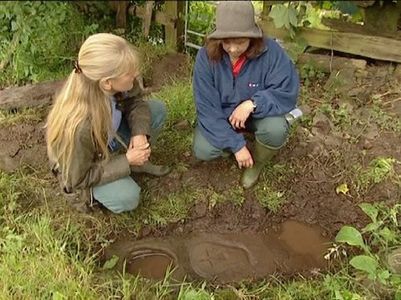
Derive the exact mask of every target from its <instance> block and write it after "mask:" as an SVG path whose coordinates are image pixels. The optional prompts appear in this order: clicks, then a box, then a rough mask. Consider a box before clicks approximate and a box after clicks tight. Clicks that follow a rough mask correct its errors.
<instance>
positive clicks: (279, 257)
mask: <svg viewBox="0 0 401 300" xmlns="http://www.w3.org/2000/svg"><path fill="white" fill-rule="evenodd" d="M276 228H277V229H276V230H272V231H271V232H269V233H251V234H250V233H243V232H238V233H220V234H219V233H212V232H202V233H195V234H191V235H189V236H176V237H173V236H167V237H164V238H159V239H153V238H152V239H143V240H139V241H129V240H120V241H118V242H116V243H115V244H113V245H112V246H111V247H110V248H108V249H107V250H106V255H105V259H106V260H107V259H108V258H111V257H112V256H113V255H117V256H118V257H119V263H118V266H117V268H118V269H119V270H120V271H123V268H124V266H125V271H126V272H129V273H131V274H135V275H137V274H141V275H142V276H143V277H147V278H152V279H161V278H163V277H164V275H165V274H166V272H168V271H169V270H170V271H172V273H171V276H172V278H174V279H177V280H182V279H183V278H184V277H187V278H190V279H192V280H197V279H200V280H208V281H212V282H216V283H229V282H235V281H239V280H254V279H259V278H263V277H266V276H268V275H271V274H277V273H279V274H288V275H290V274H295V273H302V272H306V273H308V272H312V271H313V270H316V269H324V268H325V267H326V262H325V260H324V254H325V252H326V250H327V248H328V247H329V245H330V243H329V241H328V240H327V239H325V238H324V237H322V231H321V229H320V228H319V227H317V226H310V225H306V224H302V223H299V222H296V221H287V222H284V223H283V224H281V225H280V226H278V227H276Z"/></svg>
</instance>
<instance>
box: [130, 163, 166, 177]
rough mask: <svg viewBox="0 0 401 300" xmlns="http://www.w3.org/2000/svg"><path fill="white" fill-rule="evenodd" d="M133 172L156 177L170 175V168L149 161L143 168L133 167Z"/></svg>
mask: <svg viewBox="0 0 401 300" xmlns="http://www.w3.org/2000/svg"><path fill="white" fill-rule="evenodd" d="M131 171H132V172H134V173H146V174H150V175H154V176H164V175H167V174H168V173H170V171H171V168H170V167H169V166H160V165H154V164H152V163H151V162H150V161H147V162H146V163H145V164H144V165H143V166H131Z"/></svg>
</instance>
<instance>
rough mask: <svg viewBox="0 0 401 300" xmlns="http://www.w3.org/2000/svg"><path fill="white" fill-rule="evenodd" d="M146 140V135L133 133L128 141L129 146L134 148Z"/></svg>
mask: <svg viewBox="0 0 401 300" xmlns="http://www.w3.org/2000/svg"><path fill="white" fill-rule="evenodd" d="M147 142H148V138H147V137H146V135H143V134H141V135H135V136H133V137H131V140H130V143H129V148H136V147H139V146H142V145H144V144H146V143H147Z"/></svg>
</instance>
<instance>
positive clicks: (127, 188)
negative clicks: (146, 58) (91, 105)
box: [93, 100, 167, 213]
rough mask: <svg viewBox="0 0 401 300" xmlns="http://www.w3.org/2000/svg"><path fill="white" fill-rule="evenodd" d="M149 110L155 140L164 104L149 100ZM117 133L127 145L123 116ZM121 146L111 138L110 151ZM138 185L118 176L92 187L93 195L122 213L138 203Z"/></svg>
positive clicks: (160, 126) (161, 124)
mask: <svg viewBox="0 0 401 300" xmlns="http://www.w3.org/2000/svg"><path fill="white" fill-rule="evenodd" d="M148 103H149V108H150V112H151V132H150V135H151V136H150V139H151V142H152V143H153V142H155V140H156V138H157V135H158V134H159V132H160V130H161V128H162V126H163V124H164V121H165V119H166V114H167V113H166V112H167V110H166V105H165V104H164V103H163V102H161V101H158V100H149V101H148ZM117 133H118V135H119V136H120V137H121V138H122V139H123V140H124V143H126V144H127V145H128V144H129V142H130V139H131V132H130V129H129V127H128V123H127V121H126V120H125V119H124V118H123V119H122V120H121V124H120V127H119V128H118V130H117ZM120 148H121V145H120V144H119V143H118V142H117V141H116V140H113V142H112V144H111V146H110V151H111V152H114V151H116V150H118V149H120ZM140 192H141V188H140V186H139V185H138V184H137V183H136V182H135V181H134V180H133V179H132V178H131V177H130V176H127V177H124V178H120V179H118V180H116V181H113V182H110V183H106V184H104V185H98V186H95V187H94V188H93V197H94V198H95V199H96V200H97V201H99V202H100V203H101V204H103V205H104V206H105V207H106V208H107V209H109V210H111V211H112V212H114V213H122V212H125V211H130V210H133V209H135V208H136V207H137V206H138V204H139V199H140Z"/></svg>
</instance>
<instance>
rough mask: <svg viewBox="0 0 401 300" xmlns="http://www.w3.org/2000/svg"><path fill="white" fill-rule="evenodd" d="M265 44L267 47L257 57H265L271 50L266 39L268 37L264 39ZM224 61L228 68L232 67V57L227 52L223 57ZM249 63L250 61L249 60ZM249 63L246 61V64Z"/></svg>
mask: <svg viewBox="0 0 401 300" xmlns="http://www.w3.org/2000/svg"><path fill="white" fill-rule="evenodd" d="M263 43H264V45H265V47H264V48H263V50H262V51H261V52H260V53H259V54H258V55H257V56H256V57H260V56H262V55H263V54H264V53H265V52H267V50H268V49H269V47H268V45H267V38H266V37H264V38H263ZM256 57H255V58H256ZM223 61H224V62H225V63H226V64H227V65H228V66H230V67H231V61H230V57H229V55H228V54H227V52H225V51H224V55H223ZM247 61H248V59H247ZM247 61H246V62H247ZM246 62H245V63H246Z"/></svg>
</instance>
